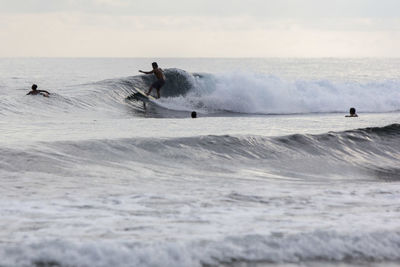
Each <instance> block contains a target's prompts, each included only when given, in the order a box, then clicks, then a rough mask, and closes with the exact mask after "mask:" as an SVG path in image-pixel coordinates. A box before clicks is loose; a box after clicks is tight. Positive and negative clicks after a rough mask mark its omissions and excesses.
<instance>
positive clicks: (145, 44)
mask: <svg viewBox="0 0 400 267" xmlns="http://www.w3.org/2000/svg"><path fill="white" fill-rule="evenodd" d="M0 56H1V57H15V56H28V57H400V0H241V1H238V0H199V1H197V0H169V1H166V0H152V1H143V0H142V1H137V0H0Z"/></svg>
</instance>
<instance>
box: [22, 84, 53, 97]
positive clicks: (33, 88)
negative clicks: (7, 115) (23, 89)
mask: <svg viewBox="0 0 400 267" xmlns="http://www.w3.org/2000/svg"><path fill="white" fill-rule="evenodd" d="M38 94H41V95H43V96H45V97H49V95H50V93H49V92H47V91H46V90H37V85H36V84H33V85H32V90H31V91H30V92H29V93H27V94H26V95H38Z"/></svg>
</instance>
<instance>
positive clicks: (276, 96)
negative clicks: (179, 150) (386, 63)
mask: <svg viewBox="0 0 400 267" xmlns="http://www.w3.org/2000/svg"><path fill="white" fill-rule="evenodd" d="M161 103H162V105H163V106H164V107H167V108H171V109H176V110H200V111H203V112H215V111H230V112H239V113H278V114H292V113H312V112H337V111H340V112H347V111H348V110H349V108H350V107H356V109H357V110H358V111H361V112H388V111H395V110H399V109H400V81H393V80H391V81H383V82H354V81H353V82H334V81H330V80H312V81H306V80H295V81H288V80H283V79H280V78H279V77H276V76H271V75H267V74H259V73H251V72H231V73H224V74H216V75H203V76H202V78H196V79H195V88H194V90H192V91H191V92H190V93H188V94H187V95H186V96H185V97H182V96H180V97H175V98H168V99H164V100H162V101H161Z"/></svg>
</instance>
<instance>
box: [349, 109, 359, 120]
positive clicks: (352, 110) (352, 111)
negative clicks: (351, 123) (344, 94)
mask: <svg viewBox="0 0 400 267" xmlns="http://www.w3.org/2000/svg"><path fill="white" fill-rule="evenodd" d="M346 117H348V118H349V117H358V115H357V114H356V109H355V108H350V115H346Z"/></svg>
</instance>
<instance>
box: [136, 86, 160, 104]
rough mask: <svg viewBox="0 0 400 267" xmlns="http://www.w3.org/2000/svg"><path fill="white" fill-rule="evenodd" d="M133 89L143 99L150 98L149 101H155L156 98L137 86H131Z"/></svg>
mask: <svg viewBox="0 0 400 267" xmlns="http://www.w3.org/2000/svg"><path fill="white" fill-rule="evenodd" d="M133 88H134V89H135V90H136V92H137V93H138V94H140V96H141V97H143V98H144V99H147V100H150V101H156V100H157V99H156V98H154V97H153V96H152V95H146V93H145V92H143V91H142V90H140V89H139V88H137V87H133Z"/></svg>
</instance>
